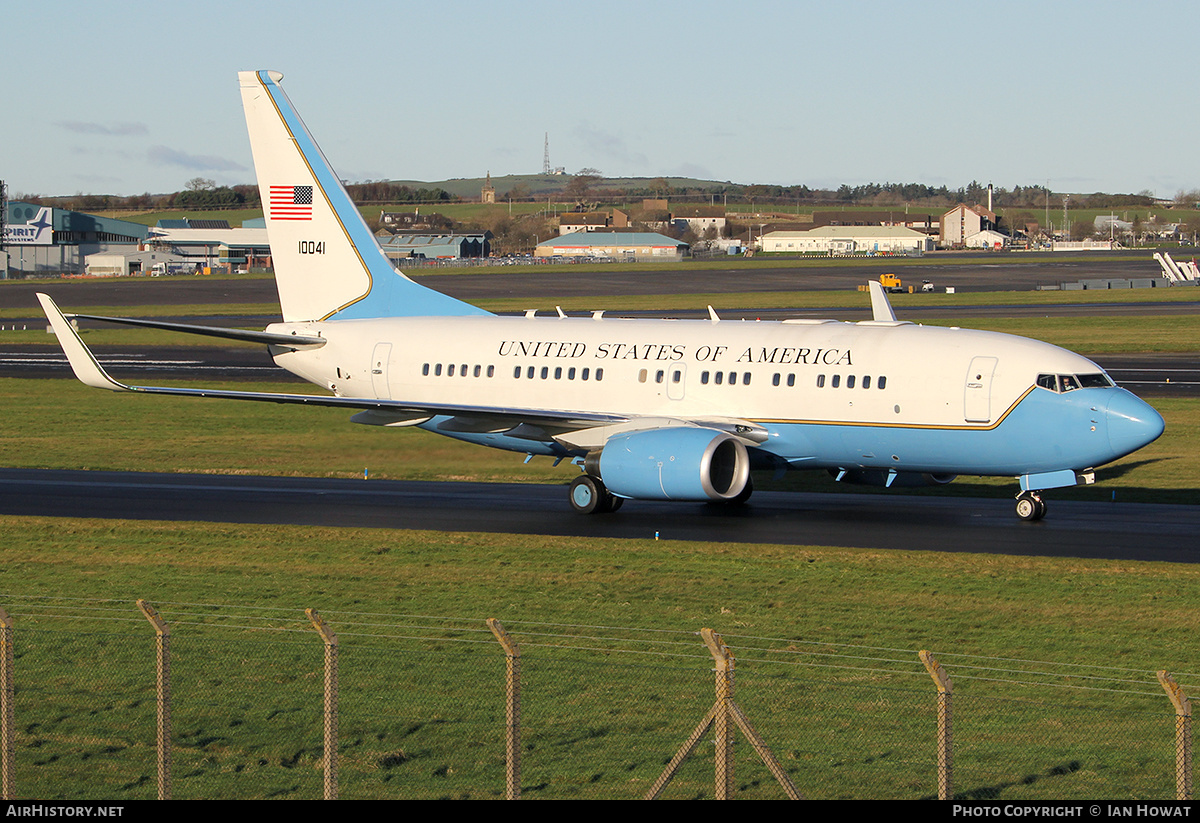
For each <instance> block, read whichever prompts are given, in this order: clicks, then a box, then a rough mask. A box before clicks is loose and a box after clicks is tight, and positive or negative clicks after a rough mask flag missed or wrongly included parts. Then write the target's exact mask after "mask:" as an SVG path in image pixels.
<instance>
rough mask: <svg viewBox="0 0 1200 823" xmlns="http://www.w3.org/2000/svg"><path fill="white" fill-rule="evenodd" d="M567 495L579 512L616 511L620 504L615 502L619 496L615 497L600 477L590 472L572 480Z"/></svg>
mask: <svg viewBox="0 0 1200 823" xmlns="http://www.w3.org/2000/svg"><path fill="white" fill-rule="evenodd" d="M567 495H568V497H569V499H570V501H571V508H572V509H574V510H575V512H576V513H577V514H603V513H605V512H611V511H614V510H615V509H616V508H617V506H619V505H620V504H619V503H617V504H614V503H613V501H614V500H617V499H619V498H615V497H613V495H611V494H610V493H609V491H608V489H606V488H604V484H603V483H602V482H600V480H599V478H596V477H592V476H591V475H590V474H581V475H579V477H576V478H575V479H574V480H572V481H571V487H570V489H568V491H567Z"/></svg>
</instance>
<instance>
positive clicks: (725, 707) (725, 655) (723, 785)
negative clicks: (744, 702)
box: [700, 629, 734, 800]
mask: <svg viewBox="0 0 1200 823" xmlns="http://www.w3.org/2000/svg"><path fill="white" fill-rule="evenodd" d="M700 636H701V637H702V638H704V645H706V646H708V650H709V652H711V653H712V656H713V661H714V662H715V663H716V667H717V668H716V675H717V683H716V688H717V703H716V705H715V706H714V707H713V708H714V709H716V714H715V715H714V716H713V734H714V735H715V736H716V758H715V759H716V775H715V779H716V787H715V791H716V799H717V800H729V799H730V798H731V797H733V729H732V728H731V725H730V723H729V715H730V712H729V708H730V705H731V704H732V703H733V667H734V661H733V652H732V651H731V650H730V648H729V647H728V646H726V645H725V644H724V643H723V642H722V641H721V636H720V635H719V634H717V633H716V632H714V631H713V630H712V629H701V630H700Z"/></svg>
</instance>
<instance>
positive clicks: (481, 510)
mask: <svg viewBox="0 0 1200 823" xmlns="http://www.w3.org/2000/svg"><path fill="white" fill-rule="evenodd" d="M569 476H570V475H569V474H567V473H565V474H564V478H566V477H569ZM1114 490H1115V493H1116V496H1117V497H1118V499H1119V497H1120V487H1119V486H1116V485H1114ZM1046 497H1047V500H1048V501H1049V507H1050V513H1049V514H1048V515H1047V517H1046V519H1045V520H1042V521H1040V522H1037V523H1026V522H1024V521H1021V520H1019V519H1018V518H1017V517H1016V515H1015V514H1014V513H1013V503H1012V502H1011V501H1008V500H997V499H980V498H951V497H945V498H935V497H913V496H905V495H881V494H839V493H829V494H811V493H806V494H789V493H783V492H758V493H756V494H755V495H754V497H753V498H752V499H751V501H750V503H749V504H748V505H746V506H745V507H743V508H740V509H735V510H728V509H725V508H724V507H718V506H709V505H706V504H703V503H659V502H647V501H628V502H626V503H625V505H624V506H623V507H622V508H621V510H620V511H618V512H616V513H613V514H608V515H592V516H585V515H578V514H575V513H573V512H572V511H571V510H570V506H569V504H568V502H567V487H566V485H565V484H564V485H560V486H554V485H536V484H529V485H523V484H501V483H438V482H420V481H391V480H330V479H318V478H278V477H247V476H238V477H231V476H224V475H191V474H139V473H126V472H85V471H36V470H22V469H0V514H9V515H17V514H19V515H36V516H46V517H98V518H107V519H112V518H121V519H131V520H175V521H201V522H221V523H263V524H292V525H310V526H336V527H366V528H383V529H428V530H435V531H455V532H461V531H479V532H492V533H503V534H539V535H561V536H570V537H609V538H626V539H628V538H640V539H646V540H653V539H656V538H657V539H661V540H685V541H715V542H736V543H762V544H782V545H795V546H845V547H859V548H868V549H899V550H904V551H938V552H950V553H960V554H978V553H998V554H1010V555H1023V556H1039V557H1085V558H1100V559H1109V560H1158V561H1168V562H1176V563H1192V562H1196V561H1197V560H1198V559H1200V547H1197V545H1196V541H1195V535H1196V534H1197V533H1200V506H1179V505H1154V504H1144V503H1121V502H1111V503H1080V502H1074V501H1061V500H1060V501H1056V500H1054V498H1053V494H1052V493H1048V494H1047V495H1046Z"/></svg>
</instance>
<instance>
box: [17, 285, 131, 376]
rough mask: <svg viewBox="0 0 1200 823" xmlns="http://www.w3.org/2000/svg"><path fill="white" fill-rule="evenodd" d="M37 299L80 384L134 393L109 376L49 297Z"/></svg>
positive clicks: (44, 296)
mask: <svg viewBox="0 0 1200 823" xmlns="http://www.w3.org/2000/svg"><path fill="white" fill-rule="evenodd" d="M37 299H38V301H39V302H40V303H41V304H42V311H44V312H45V313H46V318H47V319H48V320H49V321H50V327H51V328H52V329H54V333H55V334H56V335H57V336H58V343H59V345H60V346H62V348H63V352H65V353H66V355H67V362H68V363H70V364H71V370H72V371H74V372H75V376H76V377H77V378H79V382H81V383H84V384H86V385H88V386H92V387H94V388H97V389H108V390H110V391H133V390H132V389H131V388H129V387H128V386H126V385H125V384H124V383H118V382H117V381H116V380H113V379H112V378H111V377H109V376H108V372H106V371H104V369H103V368H101V366H100V363H99V362H97V360H96V358H95V357H94V356H93V355H92V353H91V351H89V350H88V347H87V346H85V345H84V343H83V340H82V338H80V336H79V332H77V331H75V327H74V326H72V325H71V323H70V321H69V320H67V318H66V317H64V316H63V313H62V311H60V310H59V308H58V306H56V305H54V301H53V300H51V299H50V296H49V295H46V294H41V293H40V292H39V293H38V296H37Z"/></svg>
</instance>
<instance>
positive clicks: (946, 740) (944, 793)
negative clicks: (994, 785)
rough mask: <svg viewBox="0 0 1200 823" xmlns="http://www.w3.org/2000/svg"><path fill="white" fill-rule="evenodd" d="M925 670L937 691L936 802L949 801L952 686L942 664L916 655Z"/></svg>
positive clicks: (925, 655)
mask: <svg viewBox="0 0 1200 823" xmlns="http://www.w3.org/2000/svg"><path fill="white" fill-rule="evenodd" d="M918 654H919V656H920V658H921V662H922V663H924V664H925V670H926V671H928V672H929V676H930V677H932V678H933V682H934V683H936V684H937V690H938V703H937V707H938V742H937V761H938V800H949V799H950V798H951V797H953V796H954V722H953V712H952V708H953V707H952V701H953V696H954V685H953V684H952V683H951V682H950V676H949V675H948V674H946V670H945V669H943V668H942V664H941V663H938V662H937V660H935V659H934V657H933V655H932V654H931V653H929V652H927V651H922V652H919V653H918Z"/></svg>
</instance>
